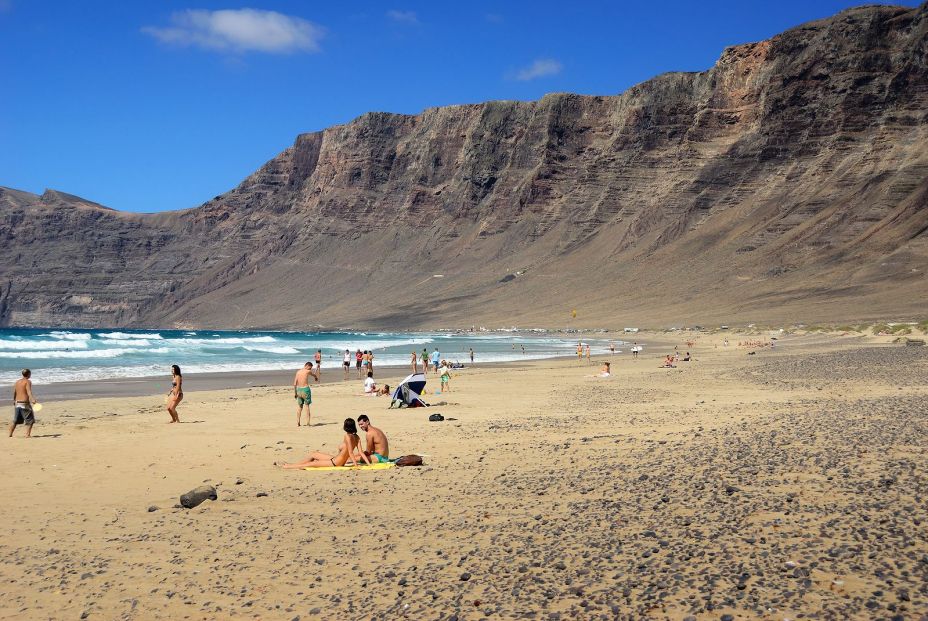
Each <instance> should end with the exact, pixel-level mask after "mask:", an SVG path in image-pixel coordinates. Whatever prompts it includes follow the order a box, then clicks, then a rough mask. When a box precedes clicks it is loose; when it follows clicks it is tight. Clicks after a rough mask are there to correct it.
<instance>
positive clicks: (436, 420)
mask: <svg viewBox="0 0 928 621" xmlns="http://www.w3.org/2000/svg"><path fill="white" fill-rule="evenodd" d="M443 420H445V417H444V416H442V415H441V414H439V413H438V412H435V413H434V414H432V415H431V416H429V422H431V423H440V422H441V421H443Z"/></svg>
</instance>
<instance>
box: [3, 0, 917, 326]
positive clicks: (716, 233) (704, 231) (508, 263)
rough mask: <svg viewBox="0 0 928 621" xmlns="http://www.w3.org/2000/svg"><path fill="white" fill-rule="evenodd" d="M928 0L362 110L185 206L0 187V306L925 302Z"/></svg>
mask: <svg viewBox="0 0 928 621" xmlns="http://www.w3.org/2000/svg"><path fill="white" fill-rule="evenodd" d="M926 40H928V5H923V6H921V7H920V8H917V9H907V8H899V7H876V6H870V7H863V8H859V9H852V10H849V11H845V12H842V13H840V14H838V15H836V16H835V17H833V18H830V19H827V20H822V21H819V22H813V23H809V24H804V25H802V26H800V27H798V28H794V29H792V30H789V31H787V32H785V33H783V34H781V35H778V36H776V37H774V38H772V39H770V40H769V41H763V42H760V43H754V44H747V45H740V46H736V47H732V48H729V49H727V50H725V51H724V53H723V54H722V56H721V58H720V59H719V61H718V62H717V63H716V65H715V66H714V67H713V68H711V69H709V70H708V71H705V72H702V73H688V74H665V75H661V76H658V77H656V78H654V79H653V80H650V81H648V82H645V83H642V84H640V85H638V86H635V87H633V88H631V89H629V90H628V91H627V92H625V93H623V94H621V95H618V96H608V97H606V96H603V97H594V96H580V95H569V94H554V95H548V96H546V97H544V98H542V99H541V100H540V101H537V102H505V101H501V102H489V103H485V104H479V105H466V106H451V107H445V108H436V109H430V110H426V111H424V112H423V113H422V114H419V115H414V116H412V115H396V114H384V113H370V114H366V115H364V116H362V117H360V118H358V119H356V120H355V121H352V122H351V123H349V124H347V125H343V126H337V127H332V128H329V129H326V130H324V131H322V132H317V133H312V134H305V135H302V136H299V137H298V138H297V140H296V141H295V143H294V145H293V146H292V147H291V148H289V149H287V150H286V151H284V152H283V153H281V154H280V155H279V156H278V157H276V158H274V159H273V160H271V161H270V162H268V163H267V164H265V165H264V166H263V167H262V168H261V169H260V170H258V171H257V172H255V173H254V174H253V175H251V176H250V177H248V178H247V179H245V180H244V181H243V182H242V184H241V185H239V187H237V188H235V189H234V190H232V191H230V192H228V193H226V194H223V195H221V196H218V197H216V198H215V199H213V200H212V201H209V202H208V203H206V204H204V205H203V206H201V207H199V208H196V209H190V210H185V211H179V212H171V213H162V214H154V215H140V214H127V213H122V212H116V211H111V210H107V209H105V208H103V207H101V206H99V205H95V204H93V203H90V202H88V201H84V200H82V199H78V198H76V197H71V196H68V195H64V194H60V193H56V192H46V193H45V194H44V195H43V196H41V197H37V196H33V195H28V194H26V193H22V192H16V191H13V190H5V189H4V190H0V242H3V243H2V244H0V246H2V250H0V252H2V253H3V256H2V258H0V265H2V267H0V283H9V284H8V285H0V290H3V291H7V294H6V295H7V297H4V298H3V300H5V302H0V309H2V310H0V320H2V321H3V322H5V323H6V324H8V325H39V324H41V325H83V326H97V325H105V326H113V325H120V326H143V325H144V326H168V325H171V326H175V325H176V326H213V327H228V328H237V327H256V326H262V327H288V328H307V327H310V326H313V325H316V324H324V325H326V326H329V327H336V326H364V325H376V326H383V327H416V326H424V327H429V326H437V325H467V326H469V325H472V324H475V323H478V324H479V323H489V324H493V325H499V324H512V323H518V324H521V325H526V324H531V323H539V324H548V325H550V324H555V325H559V324H561V323H562V322H566V320H567V318H568V314H569V312H570V310H571V309H577V310H578V315H579V316H578V319H579V321H580V322H581V323H587V324H596V325H619V324H622V323H627V322H630V321H634V322H637V323H642V324H646V325H654V324H661V323H666V322H676V323H683V322H688V323H692V322H712V321H725V322H730V321H735V320H738V319H743V320H745V321H790V320H794V321H800V320H806V321H819V320H839V319H868V318H875V317H887V316H896V315H911V314H918V313H922V314H923V313H924V309H923V308H922V306H923V302H922V301H923V300H924V299H925V294H926V293H928V278H926V269H928V260H926V259H928V208H926V205H928V66H926V62H928V61H926V58H928V43H926Z"/></svg>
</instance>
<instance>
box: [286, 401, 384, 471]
mask: <svg viewBox="0 0 928 621" xmlns="http://www.w3.org/2000/svg"><path fill="white" fill-rule="evenodd" d="M358 427H360V428H361V430H362V431H363V432H364V433H365V435H366V436H367V442H366V447H365V449H364V450H363V451H362V450H361V436H359V435H358ZM342 430H343V431H344V432H345V435H344V437H343V438H342V443H341V444H340V445H339V446H338V448H337V449H336V453H335V454H334V455H331V454H329V453H324V452H322V451H313V452H312V453H310V454H309V456H308V457H307V458H306V459H304V460H303V461H300V462H297V463H293V464H287V463H283V464H277V463H275V464H274V465H277V466H280V467H281V468H285V469H288V470H297V469H303V468H328V467H333V466H334V467H340V466H344V465H345V464H347V463H348V462H349V461H350V462H351V465H353V466H358V465H360V464H361V463H364V464H376V463H386V462H389V461H390V443H389V442H388V441H387V436H386V434H385V433H384V432H383V430H381V429H378V428H377V427H374V426H373V425H371V419H370V418H369V417H368V416H367V414H361V415H360V416H358V422H357V424H355V421H354V419H353V418H346V419H345V422H344V424H343V425H342Z"/></svg>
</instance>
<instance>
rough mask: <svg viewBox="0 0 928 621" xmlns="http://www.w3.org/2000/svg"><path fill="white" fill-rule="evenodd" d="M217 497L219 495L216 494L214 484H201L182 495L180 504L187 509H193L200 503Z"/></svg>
mask: <svg viewBox="0 0 928 621" xmlns="http://www.w3.org/2000/svg"><path fill="white" fill-rule="evenodd" d="M217 497H218V495H217V494H216V488H215V487H213V486H212V485H201V486H200V487H198V488H196V489H192V490H190V491H189V492H187V493H186V494H184V495H183V496H181V497H180V504H181V506H183V507H184V508H185V509H193V508H194V507H196V506H197V505H199V504H200V503H202V502H204V501H206V500H216V498H217Z"/></svg>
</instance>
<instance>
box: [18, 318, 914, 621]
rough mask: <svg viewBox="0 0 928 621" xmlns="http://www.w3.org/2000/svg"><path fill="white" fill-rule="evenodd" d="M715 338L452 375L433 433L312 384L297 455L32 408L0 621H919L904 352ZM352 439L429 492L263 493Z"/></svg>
mask: <svg viewBox="0 0 928 621" xmlns="http://www.w3.org/2000/svg"><path fill="white" fill-rule="evenodd" d="M720 338H721V337H717V338H715V339H714V340H712V339H709V338H708V337H703V338H702V339H701V340H700V341H699V342H698V343H697V345H696V346H695V347H694V348H692V351H693V352H694V353H695V355H696V358H697V360H696V361H694V362H691V363H682V362H681V363H680V366H679V368H677V369H658V368H657V366H658V363H659V360H658V357H659V356H660V355H661V354H663V353H665V351H666V348H651V349H649V350H648V351H647V352H646V355H643V356H642V357H641V358H640V359H639V360H637V361H634V360H632V359H631V356H630V355H629V354H627V353H626V354H621V355H616V357H615V358H614V359H613V360H614V371H615V373H614V377H613V378H611V379H598V378H593V377H591V376H592V375H594V374H595V372H596V370H597V369H598V366H594V367H591V366H587V365H586V364H583V365H579V364H577V362H576V361H567V360H561V361H546V362H537V363H532V364H527V365H525V366H524V367H520V368H509V369H494V368H479V367H478V368H476V369H467V370H464V371H462V372H459V373H457V374H456V376H455V377H454V379H453V380H452V387H453V390H454V391H453V392H451V393H449V394H446V395H444V396H440V397H439V396H435V395H429V397H428V398H429V399H430V400H431V401H432V402H433V403H434V402H436V401H445V402H446V404H445V405H441V406H438V407H433V408H431V409H430V410H401V411H397V410H392V411H388V410H386V409H385V408H386V406H387V404H388V402H387V400H386V399H385V398H381V399H373V398H367V397H362V396H359V395H357V394H356V393H357V392H358V391H359V390H360V386H359V382H358V381H356V380H355V381H351V382H349V383H345V384H330V385H325V386H321V387H319V388H317V389H316V390H315V391H314V400H315V403H314V406H313V421H314V426H312V427H310V428H297V427H296V426H295V406H294V404H293V400H292V397H291V391H290V389H288V388H250V389H241V390H224V391H212V392H188V393H187V398H186V400H185V401H184V403H183V404H182V405H181V407H180V416H181V420H182V421H184V424H182V425H168V424H166V423H167V421H168V420H169V417H168V415H167V413H165V412H164V410H163V406H162V404H161V399H162V397H160V396H159V397H120V398H112V399H97V400H77V401H59V402H49V403H48V404H47V405H46V408H45V410H44V411H43V412H42V413H41V414H40V416H39V419H40V420H39V423H38V424H37V425H36V427H35V435H36V437H35V438H34V439H32V440H28V441H27V440H24V439H22V438H21V437H20V436H21V435H22V430H21V429H19V430H17V434H16V435H17V437H16V438H14V439H9V440H7V439H4V440H3V442H4V450H3V451H2V454H0V467H2V471H3V473H4V477H3V482H2V484H0V486H2V487H0V489H2V498H3V502H2V506H0V520H2V523H3V524H4V525H5V529H6V533H5V536H4V537H3V539H2V542H0V555H2V558H3V560H4V562H3V564H2V566H0V567H2V569H0V619H48V618H51V619H77V618H89V619H168V618H170V619H181V618H184V619H187V618H189V619H215V618H219V619H228V618H257V619H285V620H290V619H295V618H300V619H303V620H305V619H315V618H323V617H332V616H334V615H340V617H341V618H345V619H393V618H408V619H461V620H464V619H484V618H486V619H566V618H582V619H615V618H636V619H637V618H642V617H647V618H674V619H682V618H685V617H687V616H689V615H693V616H695V618H698V619H720V618H722V619H726V618H729V617H727V616H725V615H732V618H736V619H741V618H769V619H785V618H789V619H797V618H802V617H803V616H804V617H805V618H848V617H852V618H860V619H870V618H884V619H893V618H898V619H903V618H904V619H919V618H924V615H925V613H926V611H928V587H926V585H928V543H926V541H928V537H926V535H928V516H926V511H925V509H926V502H928V469H926V466H928V464H926V459H925V451H926V449H925V447H926V446H928V399H926V397H928V379H926V378H928V351H926V349H928V348H918V347H900V346H891V345H874V344H873V343H872V342H870V341H866V340H864V339H859V338H853V339H852V338H844V339H841V338H836V337H814V338H813V337H789V338H786V339H785V340H783V341H781V343H780V346H779V347H778V348H777V349H776V350H774V351H770V350H769V349H763V350H760V351H759V352H758V353H757V354H756V355H753V356H748V355H747V352H746V350H744V349H739V348H737V347H735V346H734V344H733V345H732V346H730V347H727V348H726V347H722V346H717V345H718V343H719V342H720ZM731 338H732V340H733V341H737V339H738V337H737V336H734V335H733V336H732V337H731ZM681 347H685V346H684V345H683V344H682V343H681ZM596 359H597V360H603V359H604V358H603V357H597V358H596ZM430 377H434V376H430ZM384 379H386V378H384ZM387 381H389V380H387ZM391 383H392V382H391ZM430 384H431V385H432V386H433V387H434V384H435V382H434V381H432V382H430ZM39 396H41V393H40V395H39ZM434 411H439V412H441V413H443V414H444V415H445V416H446V417H447V418H446V420H445V421H444V422H441V423H429V422H427V420H426V419H427V416H428V415H429V414H430V413H432V412H434ZM362 412H365V413H368V414H369V415H370V416H371V418H372V422H373V423H374V425H376V426H379V427H381V428H382V429H384V430H385V431H386V432H387V434H388V435H389V437H390V441H391V448H392V453H393V454H394V455H400V454H403V453H424V454H426V455H428V457H426V459H425V466H423V467H421V468H394V469H392V470H386V471H374V472H362V471H346V472H304V471H281V470H278V469H276V468H274V467H273V466H272V463H273V462H274V461H277V460H295V459H298V458H300V457H301V456H303V455H305V454H306V453H307V452H308V451H310V450H313V449H319V448H322V449H329V450H331V449H332V448H333V447H334V446H335V445H336V444H337V443H338V442H339V441H340V436H341V433H340V427H341V421H342V420H343V419H344V418H345V417H346V416H352V417H355V416H357V415H358V414H360V413H362ZM362 437H363V434H362ZM204 482H209V483H212V484H215V485H216V486H217V488H218V489H219V500H218V501H215V502H209V501H208V502H206V503H204V504H202V505H200V506H199V507H197V508H195V509H192V510H186V509H180V508H175V507H174V505H175V503H177V501H178V496H179V495H180V494H181V493H183V492H186V491H188V490H190V489H191V488H193V487H196V486H197V485H200V484H202V483H204ZM259 494H260V495H259ZM264 494H266V495H264ZM150 506H155V507H157V508H158V509H157V510H155V511H152V512H149V510H148V509H149V507H150Z"/></svg>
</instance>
